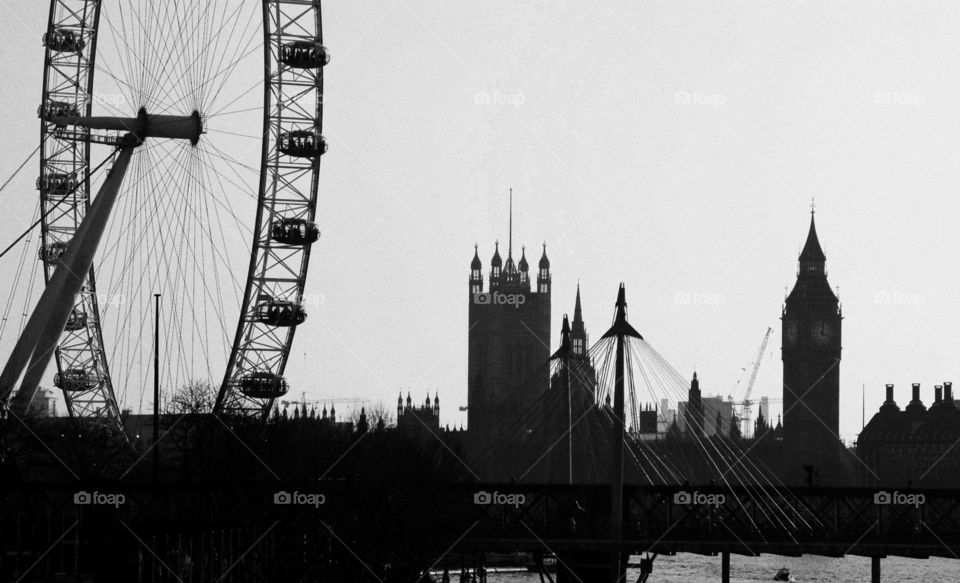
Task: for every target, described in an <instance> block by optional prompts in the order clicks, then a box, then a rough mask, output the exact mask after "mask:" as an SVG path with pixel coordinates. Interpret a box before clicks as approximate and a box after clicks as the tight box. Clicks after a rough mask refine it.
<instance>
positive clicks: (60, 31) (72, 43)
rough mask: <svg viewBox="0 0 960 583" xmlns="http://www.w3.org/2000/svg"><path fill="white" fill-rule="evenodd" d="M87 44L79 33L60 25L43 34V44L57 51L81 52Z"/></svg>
mask: <svg viewBox="0 0 960 583" xmlns="http://www.w3.org/2000/svg"><path fill="white" fill-rule="evenodd" d="M85 45H86V43H85V42H84V40H83V38H82V37H81V36H80V35H79V34H77V33H76V32H74V31H72V30H67V29H65V28H61V27H59V26H58V27H56V28H54V29H53V30H52V31H51V32H47V33H44V35H43V46H45V47H47V48H48V49H50V50H51V51H54V52H57V53H80V52H81V51H82V50H83V47H84V46H85Z"/></svg>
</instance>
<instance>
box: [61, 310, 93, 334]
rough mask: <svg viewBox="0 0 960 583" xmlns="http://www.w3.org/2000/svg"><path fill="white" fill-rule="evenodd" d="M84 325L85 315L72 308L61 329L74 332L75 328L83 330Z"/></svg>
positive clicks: (85, 321) (85, 322) (85, 325)
mask: <svg viewBox="0 0 960 583" xmlns="http://www.w3.org/2000/svg"><path fill="white" fill-rule="evenodd" d="M86 327H87V315H86V314H85V313H83V312H78V311H77V310H76V309H74V310H73V311H72V312H70V316H69V317H68V318H67V323H66V324H65V325H64V326H63V329H64V330H66V331H67V332H76V331H77V330H83V329H84V328H86Z"/></svg>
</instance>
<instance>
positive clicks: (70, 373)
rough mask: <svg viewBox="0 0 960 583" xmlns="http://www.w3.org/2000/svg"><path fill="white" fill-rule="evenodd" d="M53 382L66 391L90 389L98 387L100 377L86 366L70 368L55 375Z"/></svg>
mask: <svg viewBox="0 0 960 583" xmlns="http://www.w3.org/2000/svg"><path fill="white" fill-rule="evenodd" d="M53 384H54V385H56V387H57V388H58V389H62V390H64V391H74V392H75V391H88V390H90V389H94V388H96V387H97V385H99V384H100V379H99V378H97V375H96V373H91V372H88V371H87V369H85V368H68V369H67V370H65V371H63V372H62V373H59V372H58V373H57V374H55V375H54V376H53Z"/></svg>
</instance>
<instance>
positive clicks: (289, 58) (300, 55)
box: [280, 40, 330, 69]
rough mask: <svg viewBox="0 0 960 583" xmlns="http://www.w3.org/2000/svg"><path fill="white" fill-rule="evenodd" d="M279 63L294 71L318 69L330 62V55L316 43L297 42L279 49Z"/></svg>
mask: <svg viewBox="0 0 960 583" xmlns="http://www.w3.org/2000/svg"><path fill="white" fill-rule="evenodd" d="M280 62H282V63H283V64H284V65H286V66H288V67H292V68H294V69H319V68H320V67H323V66H324V65H326V64H327V63H329V62H330V53H328V52H327V47H325V46H323V45H321V44H320V43H318V42H316V41H310V40H298V41H294V42H291V43H287V44H285V45H283V46H282V47H281V48H280Z"/></svg>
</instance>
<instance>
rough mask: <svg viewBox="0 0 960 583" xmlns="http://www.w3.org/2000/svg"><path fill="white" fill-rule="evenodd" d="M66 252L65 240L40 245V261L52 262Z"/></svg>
mask: <svg viewBox="0 0 960 583" xmlns="http://www.w3.org/2000/svg"><path fill="white" fill-rule="evenodd" d="M66 252H67V243H66V241H53V242H50V243H47V244H46V245H42V246H41V247H40V252H39V253H38V255H39V256H40V261H43V262H44V263H49V264H54V263H56V262H57V261H60V257H62V256H63V254H64V253H66Z"/></svg>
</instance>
